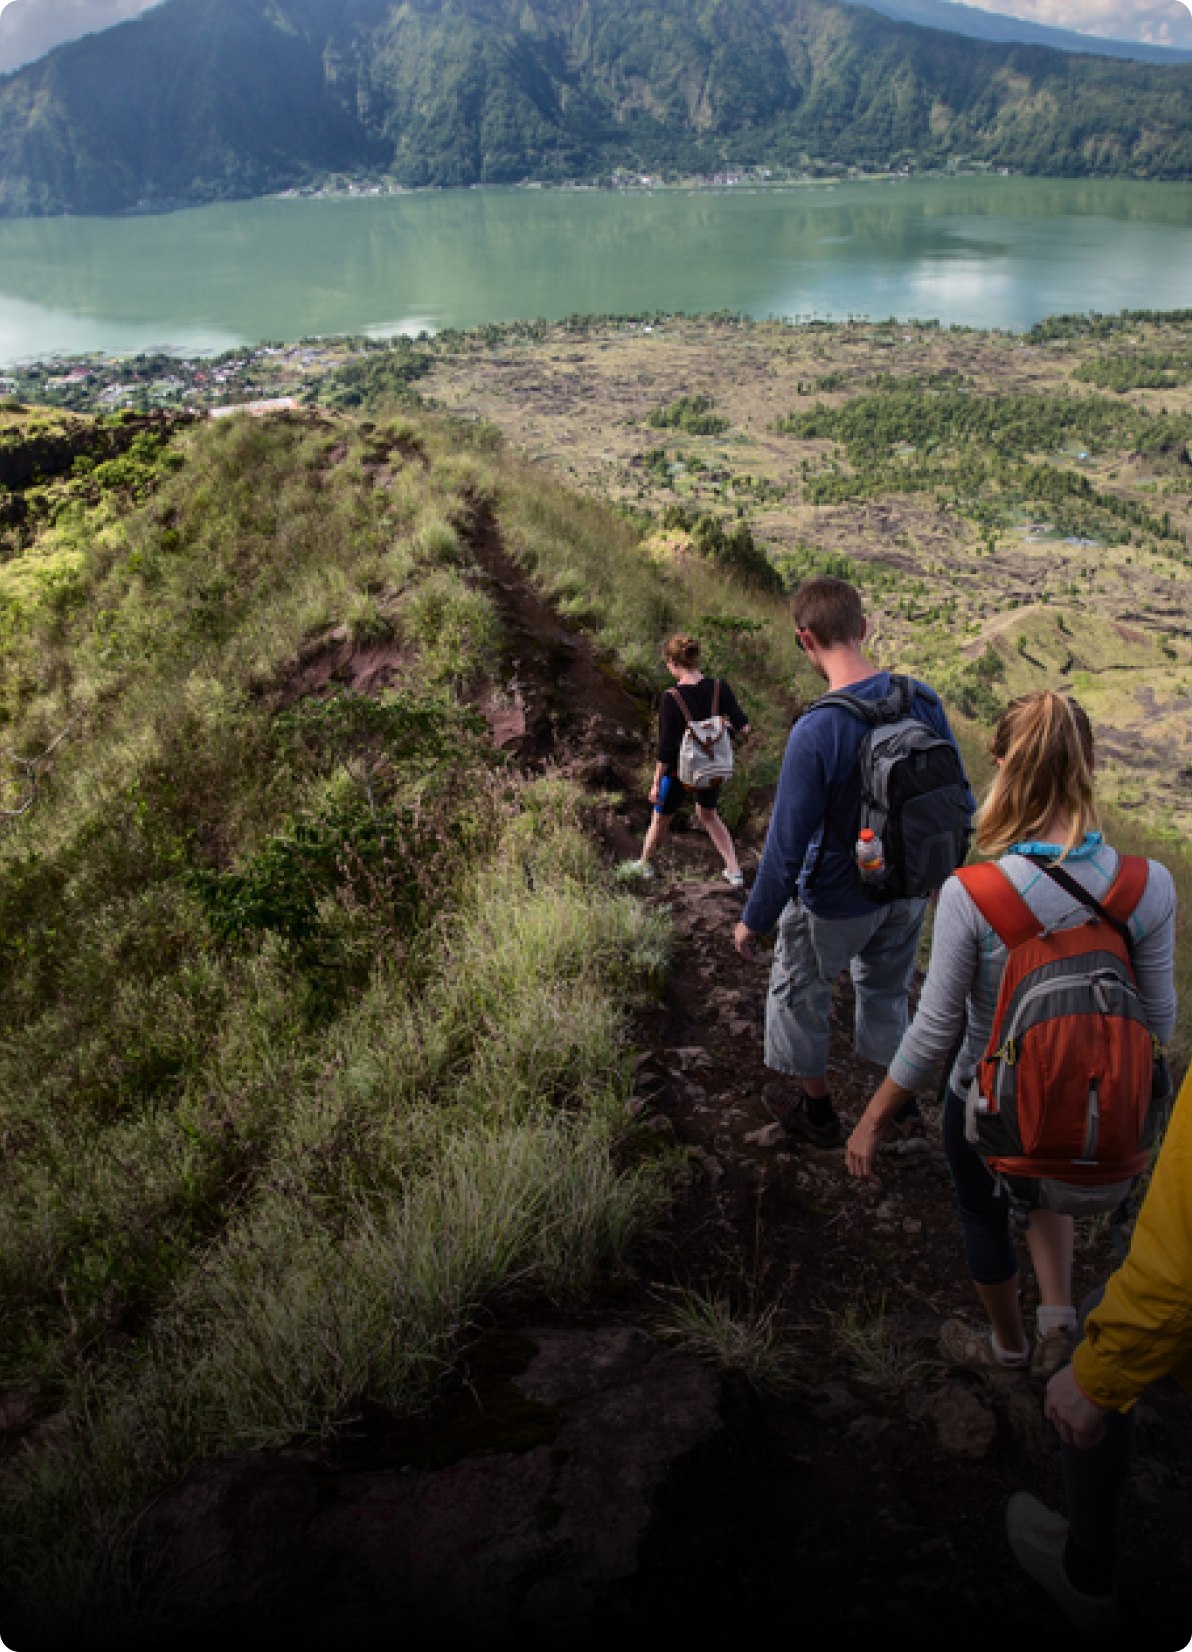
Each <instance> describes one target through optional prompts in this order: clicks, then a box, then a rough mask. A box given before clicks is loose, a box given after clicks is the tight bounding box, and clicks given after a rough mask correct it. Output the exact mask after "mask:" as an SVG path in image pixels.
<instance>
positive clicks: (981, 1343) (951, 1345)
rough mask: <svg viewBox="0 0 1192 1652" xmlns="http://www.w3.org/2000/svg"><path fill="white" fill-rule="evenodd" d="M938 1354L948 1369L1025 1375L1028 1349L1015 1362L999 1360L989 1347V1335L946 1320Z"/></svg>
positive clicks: (954, 1321)
mask: <svg viewBox="0 0 1192 1652" xmlns="http://www.w3.org/2000/svg"><path fill="white" fill-rule="evenodd" d="M940 1353H941V1354H943V1356H944V1358H945V1359H946V1360H947V1361H948V1362H949V1364H951V1365H963V1366H965V1367H966V1369H968V1370H970V1371H1029V1370H1030V1365H1031V1351H1030V1348H1029V1347H1028V1348H1026V1349H1024V1350H1023V1353H1022V1355H1021V1356H1020V1357H1019V1358H1018V1359H1012V1360H1004V1359H999V1358H998V1356H997V1354H996V1352H995V1351H994V1346H993V1332H992V1331H984V1330H982V1331H978V1330H977V1329H976V1328H975V1327H974V1326H972V1325H966V1324H965V1323H964V1321H963V1319H949V1320H946V1321H945V1322H944V1326H943V1329H942V1330H941V1331H940Z"/></svg>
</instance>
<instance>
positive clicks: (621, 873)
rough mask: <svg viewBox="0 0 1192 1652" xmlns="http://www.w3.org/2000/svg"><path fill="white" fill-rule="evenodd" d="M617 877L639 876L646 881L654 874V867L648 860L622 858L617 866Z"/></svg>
mask: <svg viewBox="0 0 1192 1652" xmlns="http://www.w3.org/2000/svg"><path fill="white" fill-rule="evenodd" d="M617 876H618V877H619V878H641V879H642V880H643V881H644V882H646V883H648V882H649V881H650V879H651V878H652V877H653V876H654V868H653V867H652V866H651V865H650V863H649V861H648V860H623V861H622V862H621V864H620V866H618V867H617Z"/></svg>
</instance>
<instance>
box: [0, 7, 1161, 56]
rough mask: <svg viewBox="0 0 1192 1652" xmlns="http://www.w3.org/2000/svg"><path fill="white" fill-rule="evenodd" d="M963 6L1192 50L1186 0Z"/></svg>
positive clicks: (129, 10)
mask: <svg viewBox="0 0 1192 1652" xmlns="http://www.w3.org/2000/svg"><path fill="white" fill-rule="evenodd" d="M150 3H151V0H115V3H113V0H0V13H3V12H4V11H5V10H6V9H7V7H8V6H9V5H19V6H20V8H21V12H22V13H27V14H28V13H33V12H37V11H40V10H42V9H46V10H53V11H54V12H56V13H64V12H65V13H69V14H70V15H71V16H72V18H74V19H77V20H78V22H77V25H76V28H77V32H78V33H80V34H81V33H83V32H85V30H86V26H87V25H86V22H85V19H86V18H88V17H89V16H94V17H95V18H96V19H97V21H98V20H100V19H102V20H103V22H107V21H109V20H111V18H112V14H113V13H114V12H118V13H119V15H120V16H123V17H131V16H135V15H136V13H137V12H139V11H143V10H144V9H145V7H146V6H147V5H149V4H150ZM967 3H968V4H969V5H973V6H980V7H981V9H982V10H984V11H992V12H1000V13H1002V14H1003V15H1004V16H1008V17H1025V18H1028V19H1029V20H1030V21H1031V22H1032V23H1047V24H1049V25H1050V26H1051V27H1052V28H1057V29H1076V30H1078V31H1080V32H1081V33H1082V34H1098V35H1106V36H1109V37H1110V38H1112V39H1116V40H1144V41H1147V42H1149V43H1150V44H1151V45H1154V46H1185V47H1192V3H1190V0H967ZM14 15H15V14H14ZM103 22H101V24H100V26H103ZM72 32H75V31H72Z"/></svg>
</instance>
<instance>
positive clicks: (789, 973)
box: [765, 899, 927, 1078]
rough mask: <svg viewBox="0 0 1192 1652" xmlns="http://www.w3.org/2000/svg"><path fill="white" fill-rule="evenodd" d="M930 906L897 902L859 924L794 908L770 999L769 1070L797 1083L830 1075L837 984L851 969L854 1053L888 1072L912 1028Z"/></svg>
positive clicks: (786, 914)
mask: <svg viewBox="0 0 1192 1652" xmlns="http://www.w3.org/2000/svg"><path fill="white" fill-rule="evenodd" d="M926 911H927V902H926V900H925V899H923V900H906V901H893V902H891V904H890V905H889V906H875V907H874V909H873V911H872V912H866V913H865V914H864V916H862V917H860V918H817V917H816V916H815V915H814V914H813V913H811V912H809V911H808V910H807V908H806V907H805V906H804V905H803V903H802V902H801V901H798V900H794V901H788V902H787V905H786V907H785V909H784V910H783V913H782V917H781V918H780V919H779V920H778V941H777V945H776V946H775V948H774V964H773V967H772V969H771V971H770V991H769V995H768V997H767V999H766V1050H765V1060H766V1066H767V1067H772V1068H774V1070H775V1071H776V1072H779V1073H789V1074H790V1075H791V1076H792V1077H795V1078H819V1077H820V1076H821V1075H822V1074H824V1073H826V1072H827V1070H828V1015H829V1012H830V1010H831V1007H832V982H833V981H834V980H835V979H836V977H837V976H838V975H839V974H840V973H841V971H842V970H844V969H846V968H847V969H848V970H849V972H850V974H851V975H852V978H853V985H854V987H855V988H856V994H857V1022H856V1030H855V1033H854V1041H853V1047H854V1049H855V1050H856V1052H857V1054H858V1055H859V1056H860V1057H861V1059H862V1060H863V1061H876V1062H877V1063H878V1064H879V1065H880V1066H882V1067H887V1066H889V1064H890V1062H891V1061H892V1060H893V1058H894V1052H895V1051H896V1050H897V1048H898V1046H899V1044H900V1042H901V1040H902V1035H903V1033H904V1032H905V1031H906V1028H907V1021H908V1011H907V993H908V990H909V988H910V982H911V973H912V971H913V969H914V967H915V952H916V949H917V947H918V945H919V934H920V931H921V930H922V928H923V917H924V914H925V913H926Z"/></svg>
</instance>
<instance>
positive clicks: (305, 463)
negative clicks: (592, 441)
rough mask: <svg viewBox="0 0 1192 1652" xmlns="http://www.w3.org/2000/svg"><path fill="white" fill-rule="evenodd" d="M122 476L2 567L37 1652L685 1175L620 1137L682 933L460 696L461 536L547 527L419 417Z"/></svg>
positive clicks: (49, 510)
mask: <svg viewBox="0 0 1192 1652" xmlns="http://www.w3.org/2000/svg"><path fill="white" fill-rule="evenodd" d="M33 422H35V423H41V424H43V425H44V424H48V423H50V422H51V421H47V420H35V421H33ZM72 428H73V432H74V438H75V442H76V445H77V446H85V445H86V441H85V438H86V435H87V427H86V425H85V422H84V421H77V420H75V421H73V422H72ZM89 428H90V435H91V440H92V442H93V444H94V445H95V446H97V447H99V448H100V450H101V451H102V444H103V439H104V437H105V435H106V434H107V431H106V430H105V429H104V428H103V427H98V426H90V427H89ZM22 429H23V430H24V432H25V433H26V437H27V439H28V440H30V441H37V440H38V439H39V436H44V431H42V432H37V431H34V432H33V433H32V434H31V435H30V434H29V431H30V421H28V420H25V419H24V416H22V415H16V414H11V413H10V414H8V415H6V422H5V428H4V431H3V432H2V433H0V434H2V437H3V438H4V439H5V442H6V447H7V449H8V450H12V449H14V448H15V447H16V445H17V442H18V440H19V438H20V434H21V431H22ZM134 446H135V444H134ZM121 462H122V461H115V462H113V461H107V460H105V461H103V462H102V463H100V464H99V465H98V466H96V467H95V468H94V469H91V470H89V471H87V474H86V476H85V478H83V479H82V480H81V481H80V480H77V479H62V480H60V481H59V482H57V483H56V484H52V486H54V487H55V488H56V492H55V493H54V494H53V497H52V498H51V499H50V500H49V502H48V503H46V501H45V495H44V492H43V495H42V503H43V504H44V505H45V509H44V510H42V511H40V512H37V513H29V514H27V515H26V517H25V519H24V521H23V522H22V523H21V524H20V526H19V527H18V528H9V529H8V530H7V531H6V540H5V553H6V558H7V560H6V561H5V562H4V564H3V567H2V568H0V625H2V626H3V634H4V651H3V668H2V675H0V717H2V718H3V723H4V736H3V738H4V744H5V745H6V746H7V747H8V748H9V749H10V751H11V752H12V753H13V754H15V755H14V757H13V758H12V759H11V760H8V761H6V765H5V776H4V779H5V785H4V791H3V798H2V802H3V806H4V808H5V810H6V811H7V812H8V815H9V818H7V819H6V820H4V821H3V822H2V823H0V825H2V832H0V954H2V962H0V967H2V969H3V972H4V979H5V1040H4V1047H3V1051H2V1052H0V1130H2V1132H3V1139H4V1142H5V1153H6V1161H5V1162H6V1174H5V1178H4V1183H3V1189H2V1192H0V1258H2V1262H0V1300H2V1302H3V1313H4V1321H5V1326H6V1335H5V1339H4V1349H3V1354H2V1355H0V1390H2V1391H3V1393H4V1395H5V1407H6V1410H5V1415H6V1418H8V1419H9V1421H11V1417H12V1416H20V1417H24V1418H26V1420H28V1421H31V1426H32V1434H31V1435H30V1431H29V1429H28V1428H26V1430H25V1436H26V1440H27V1443H31V1448H30V1449H29V1450H28V1451H24V1450H20V1451H18V1453H17V1456H16V1457H15V1458H14V1457H12V1456H11V1455H10V1456H9V1457H8V1458H7V1460H6V1461H5V1462H4V1464H3V1465H2V1471H0V1505H2V1512H0V1549H2V1551H3V1558H2V1560H0V1577H2V1578H3V1583H2V1585H0V1605H3V1608H4V1613H5V1615H4V1625H5V1634H6V1638H7V1637H8V1636H9V1635H10V1634H11V1636H12V1637H13V1638H14V1639H15V1640H16V1642H17V1644H22V1645H28V1644H30V1641H29V1639H28V1638H27V1637H28V1636H29V1635H44V1634H46V1633H49V1632H50V1631H51V1630H53V1629H55V1628H56V1629H57V1630H58V1631H69V1632H70V1633H71V1634H74V1633H75V1632H77V1631H78V1630H79V1628H80V1625H81V1624H82V1622H83V1621H84V1618H85V1616H86V1615H87V1613H89V1612H90V1611H91V1610H101V1609H102V1610H103V1611H104V1612H107V1611H111V1610H115V1609H116V1607H117V1606H118V1604H119V1600H120V1592H121V1578H122V1576H123V1570H122V1569H123V1567H124V1566H125V1564H126V1559H127V1556H126V1553H125V1549H124V1547H123V1544H124V1539H125V1537H126V1535H127V1532H128V1522H129V1520H130V1518H131V1516H132V1515H133V1514H134V1513H135V1511H136V1509H137V1507H139V1506H140V1505H141V1504H142V1503H143V1502H144V1501H145V1500H146V1499H147V1497H148V1496H150V1495H152V1493H153V1492H154V1490H155V1489H160V1487H161V1486H162V1485H163V1484H165V1483H166V1482H167V1481H169V1480H170V1479H172V1478H174V1477H175V1476H176V1475H177V1474H178V1472H180V1470H181V1469H182V1468H183V1467H185V1466H186V1465H187V1464H188V1463H190V1462H192V1461H194V1460H195V1459H196V1458H198V1457H201V1456H204V1455H207V1454H209V1453H210V1452H212V1451H213V1450H219V1449H221V1448H227V1447H231V1446H236V1447H244V1446H249V1445H254V1444H255V1445H261V1444H267V1443H275V1444H280V1443H284V1442H286V1441H289V1440H292V1439H295V1438H315V1439H317V1438H318V1437H319V1436H320V1435H321V1434H324V1433H326V1432H327V1431H334V1430H335V1429H336V1428H337V1427H339V1426H340V1424H341V1422H342V1420H343V1419H344V1418H345V1417H346V1416H348V1415H350V1414H351V1413H352V1409H353V1407H354V1406H357V1405H358V1404H359V1401H360V1398H361V1396H371V1397H372V1398H373V1399H374V1400H375V1401H376V1402H378V1403H382V1404H386V1405H389V1406H391V1407H393V1408H394V1409H396V1410H398V1411H402V1410H408V1409H409V1408H411V1407H412V1406H415V1405H417V1404H418V1403H420V1402H421V1400H422V1399H423V1398H424V1397H425V1395H426V1393H427V1392H428V1390H429V1389H430V1388H432V1387H433V1385H434V1383H435V1381H436V1378H437V1376H438V1375H439V1374H440V1373H441V1372H442V1371H443V1369H444V1368H445V1366H446V1365H448V1364H449V1363H450V1361H451V1360H452V1358H453V1357H454V1352H455V1349H456V1348H457V1346H458V1342H459V1339H460V1337H461V1336H462V1335H463V1334H464V1332H465V1330H466V1327H467V1326H468V1324H469V1322H470V1318H471V1316H472V1314H473V1313H474V1311H475V1310H476V1308H477V1306H478V1305H479V1304H480V1303H481V1302H483V1301H484V1300H486V1299H487V1298H488V1297H489V1296H490V1295H491V1293H493V1292H497V1291H500V1290H502V1289H506V1288H508V1287H509V1285H510V1283H511V1282H512V1281H517V1282H518V1286H519V1288H520V1289H522V1290H540V1291H545V1292H546V1293H548V1294H551V1295H555V1296H557V1297H559V1298H566V1297H568V1296H569V1295H572V1294H574V1293H576V1292H579V1291H582V1290H583V1289H584V1288H586V1287H587V1285H588V1284H589V1283H590V1281H591V1279H592V1278H593V1276H594V1275H595V1274H596V1273H597V1272H598V1271H600V1270H602V1269H606V1268H608V1267H609V1266H610V1265H615V1264H616V1263H617V1261H618V1259H619V1258H621V1257H622V1256H623V1255H624V1253H625V1250H626V1247H627V1245H628V1244H629V1242H630V1241H631V1239H632V1238H633V1236H634V1235H635V1234H636V1233H637V1232H639V1231H640V1229H641V1228H642V1225H643V1223H645V1222H647V1221H648V1220H649V1219H650V1218H651V1217H652V1215H653V1214H654V1212H655V1211H656V1210H657V1208H658V1201H659V1198H660V1195H661V1191H662V1185H661V1183H660V1182H659V1179H658V1176H657V1173H656V1171H655V1170H654V1169H652V1168H651V1163H650V1161H649V1159H648V1158H647V1159H646V1160H645V1161H642V1162H641V1163H640V1164H637V1167H636V1168H635V1163H636V1160H635V1157H634V1156H633V1155H629V1156H626V1155H625V1154H624V1153H623V1152H622V1151H621V1149H620V1148H619V1147H618V1142H619V1141H620V1140H621V1139H622V1137H623V1136H624V1134H625V1132H626V1129H627V1127H628V1122H629V1121H628V1116H627V1114H626V1113H625V1109H624V1103H625V1098H626V1095H627V1093H628V1084H629V1074H628V1055H627V1052H626V1050H625V1048H624V1045H623V1033H622V1019H623V1013H624V1009H625V1006H626V1003H627V1001H628V999H629V997H630V996H631V995H632V993H633V992H634V991H635V990H639V989H640V986H641V984H642V983H643V982H644V981H645V980H646V979H647V978H649V977H651V975H652V974H656V972H657V971H658V970H659V968H660V967H661V966H662V965H663V964H664V962H665V958H666V937H665V932H664V930H663V929H662V928H661V926H660V925H659V923H658V921H657V920H656V919H654V918H652V917H650V916H649V915H648V914H645V913H644V912H643V910H642V909H641V908H640V907H639V906H638V905H637V904H636V903H635V902H633V901H632V900H630V899H629V898H627V897H625V896H620V895H615V894H613V893H612V892H610V888H609V885H608V882H607V877H606V874H605V872H604V870H603V868H602V867H601V865H600V863H599V860H598V858H597V857H596V855H595V854H594V851H593V848H592V845H591V842H590V839H589V838H588V836H587V835H586V834H585V832H584V830H583V804H582V797H581V794H580V793H579V791H578V790H577V789H576V787H575V786H574V785H572V784H570V783H568V782H566V781H564V780H563V779H561V778H557V779H552V778H550V777H549V776H543V777H539V778H537V779H535V778H530V777H523V776H522V775H521V774H520V773H519V771H518V770H516V769H514V768H511V767H510V765H509V764H508V762H507V761H506V760H504V759H503V758H502V757H501V756H500V755H499V754H498V753H497V752H496V751H494V749H493V746H492V744H491V742H490V739H489V735H488V729H487V727H486V724H485V722H484V720H483V719H482V718H481V717H480V716H479V715H478V714H477V713H476V711H475V710H474V709H472V707H473V705H474V704H475V702H476V701H477V698H478V696H479V695H480V693H481V690H482V689H483V688H484V687H485V685H489V686H490V687H494V685H495V688H496V689H497V690H499V685H500V683H501V682H502V681H503V677H502V675H501V661H502V658H503V654H502V650H503V637H502V627H501V622H500V619H499V615H498V612H497V609H496V607H495V605H494V601H493V598H492V595H491V584H490V581H489V580H488V579H487V577H486V576H485V574H484V573H483V571H482V569H481V567H480V566H479V564H478V563H477V561H476V558H475V554H474V549H473V547H474V544H475V542H476V536H477V531H478V530H477V520H478V513H480V512H482V511H483V510H484V509H486V508H490V507H491V506H492V505H493V504H495V503H496V502H497V501H498V499H499V502H500V506H501V508H502V510H503V511H504V512H506V513H507V517H508V521H509V523H510V531H513V529H514V528H516V527H517V524H518V523H519V522H520V521H522V518H523V517H524V518H525V521H526V524H527V526H526V528H525V530H524V531H525V533H526V535H527V536H528V535H529V533H530V531H531V529H530V527H529V524H531V523H533V522H537V521H539V520H540V519H541V521H542V525H541V526H540V527H538V528H537V529H536V530H535V531H537V532H538V533H539V535H540V536H542V537H543V538H544V539H549V537H550V535H551V534H552V533H555V532H558V533H561V534H569V533H571V534H574V533H575V532H577V531H581V530H580V529H579V528H577V526H576V524H575V523H574V522H573V521H572V519H571V518H569V516H568V513H567V511H566V508H565V507H564V506H563V504H562V503H561V502H558V503H553V495H552V493H551V490H550V489H549V488H547V489H545V490H544V491H543V490H540V491H538V492H535V491H533V490H532V489H531V490H530V491H528V492H527V491H525V490H522V489H519V487H518V485H517V483H516V481H513V482H510V483H508V484H506V485H502V487H501V488H500V489H498V486H497V467H496V465H495V464H494V463H493V461H492V459H491V458H489V457H488V456H486V455H485V454H484V453H483V452H480V451H477V450H474V449H471V448H469V447H468V446H467V445H465V444H464V443H463V442H461V441H460V440H459V439H458V438H453V437H451V436H450V435H443V434H441V433H436V432H435V431H434V430H433V429H429V428H423V427H418V428H415V427H413V426H411V425H409V424H395V423H388V424H384V425H381V426H379V427H377V426H372V425H364V426H361V427H359V428H356V427H351V428H349V427H347V426H345V425H344V424H343V423H342V422H338V423H332V422H329V421H327V420H325V419H322V418H310V419H304V420H301V421H290V422H283V423H274V424H272V425H266V424H260V423H253V422H252V421H248V420H245V421H228V422H225V423H223V424H222V425H214V424H213V425H211V426H209V427H206V428H203V429H200V430H191V429H189V428H184V429H180V430H175V431H172V432H169V433H167V434H166V436H165V439H164V440H163V441H159V442H158V443H157V445H156V446H155V448H154V450H153V452H149V450H148V448H147V447H144V446H143V447H142V449H141V451H140V453H139V455H138V456H137V457H136V458H135V459H130V461H129V465H130V467H131V468H128V467H126V471H125V472H119V471H118V470H117V469H115V468H114V464H115V465H119V464H120V463H121ZM83 468H86V467H85V466H84V467H83ZM96 478H98V480H96ZM39 486H40V484H39ZM84 488H90V490H91V491H90V492H89V493H86V492H84V491H82V490H83V489H84ZM548 518H549V520H548ZM344 662H346V663H344ZM333 668H334V670H335V671H338V673H339V674H338V676H335V675H334V674H333ZM366 688H367V689H368V692H367V693H366V692H365V689H366ZM51 747H53V751H52V755H49V756H46V755H45V754H46V753H47V751H48V750H49V748H51ZM22 810H23V812H21V811H22ZM635 983H636V985H635ZM14 1407H15V1410H14ZM11 1438H12V1437H11V1436H6V1439H7V1440H10V1441H11Z"/></svg>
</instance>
